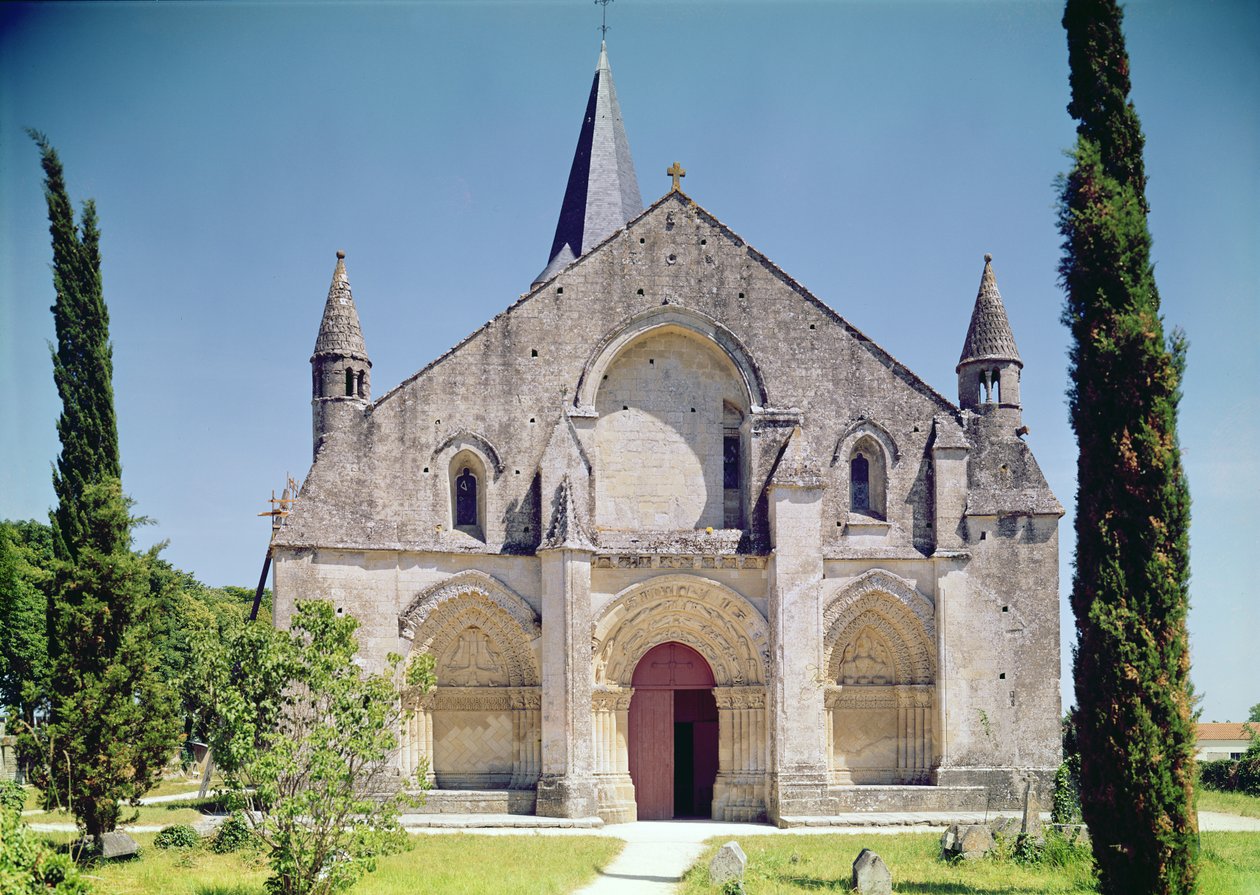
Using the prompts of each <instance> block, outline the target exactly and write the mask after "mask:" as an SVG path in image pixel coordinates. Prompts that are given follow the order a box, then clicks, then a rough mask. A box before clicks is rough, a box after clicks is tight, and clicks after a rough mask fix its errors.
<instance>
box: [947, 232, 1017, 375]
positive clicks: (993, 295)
mask: <svg viewBox="0 0 1260 895" xmlns="http://www.w3.org/2000/svg"><path fill="white" fill-rule="evenodd" d="M991 360H1003V361H1014V362H1015V363H1017V364H1019V365H1020V366H1021V367H1022V366H1023V365H1024V362H1023V361H1022V360H1021V359H1020V357H1019V349H1018V348H1016V347H1015V334H1014V333H1012V332H1011V324H1010V321H1009V320H1007V319H1006V306H1005V305H1003V304H1002V293H1000V292H998V287H997V278H996V277H994V276H993V256H992V255H985V256H984V273H982V274H981V275H980V291H979V292H978V293H976V306H975V308H974V309H973V310H972V312H971V325H970V326H968V327H967V338H966V339H965V340H964V341H963V350H962V356H961V357H959V359H958V367H959V369H961V368H962V365H963V364H968V363H971V362H973V361H991Z"/></svg>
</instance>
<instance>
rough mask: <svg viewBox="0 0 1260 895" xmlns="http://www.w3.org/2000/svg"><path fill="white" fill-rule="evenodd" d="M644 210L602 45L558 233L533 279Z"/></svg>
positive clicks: (547, 274)
mask: <svg viewBox="0 0 1260 895" xmlns="http://www.w3.org/2000/svg"><path fill="white" fill-rule="evenodd" d="M642 211H643V197H642V196H641V195H640V193H639V180H638V178H637V177H636V176H635V173H634V161H633V159H631V158H630V143H629V142H628V141H627V140H626V128H625V125H624V124H623V123H622V120H621V105H620V104H619V103H618V102H617V90H616V88H615V87H614V86H613V78H612V68H611V67H610V66H609V64H608V48H607V46H606V45H605V44H602V43H601V44H600V48H599V62H598V64H597V65H596V67H595V79H594V81H592V83H591V93H590V97H589V98H588V99H587V101H586V115H585V117H584V118H583V119H582V129H581V131H580V132H579V133H578V143H577V149H576V150H575V151H574V153H573V166H572V167H571V168H570V169H569V183H568V186H566V187H565V191H564V202H563V203H561V206H560V219H559V220H558V221H557V222H556V235H555V237H554V238H553V239H552V241H551V252H550V253H549V254H548V255H547V266H546V267H545V268H544V269H543V272H542V273H540V274H539V275H538V277H537V278H536V279H535V280H534V283H535V284H537V283H541V282H543V281H545V280H547V279H550V278H551V277H552V276H553V275H554V274H556V273H558V272H559V271H560V270H561V269H562V268H563V267H566V266H567V265H568V264H569V263H570V262H571V261H573V260H575V259H577V258H580V257H581V256H582V254H583V253H584V252H588V251H590V250H591V249H593V248H594V247H595V246H597V245H599V244H600V243H601V242H603V241H604V240H605V239H607V238H608V236H609V235H610V234H611V233H612V232H613V231H614V230H617V229H618V228H620V227H624V226H625V225H626V223H627V222H628V221H629V220H630V219H631V218H634V217H636V216H637V215H638V214H639V213H640V212H642Z"/></svg>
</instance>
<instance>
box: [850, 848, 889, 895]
mask: <svg viewBox="0 0 1260 895" xmlns="http://www.w3.org/2000/svg"><path fill="white" fill-rule="evenodd" d="M850 882H851V883H852V885H853V891H855V892H857V893H858V895H892V872H891V871H890V870H889V869H888V865H887V864H885V863H884V859H883V858H881V857H880V856H879V855H877V854H875V852H873V851H871V850H870V849H869V848H864V849H862V851H861V852H859V853H858V856H857V859H856V860H855V861H854V862H853V878H852V880H851V881H850Z"/></svg>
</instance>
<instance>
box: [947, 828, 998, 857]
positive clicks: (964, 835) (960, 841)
mask: <svg viewBox="0 0 1260 895" xmlns="http://www.w3.org/2000/svg"><path fill="white" fill-rule="evenodd" d="M992 848H993V833H992V832H990V831H989V828H988V827H986V826H985V825H984V824H954V825H952V826H951V827H950V828H949V829H947V830H946V831H945V832H944V833H943V834H942V835H941V854H942V856H943V857H946V858H952V857H959V858H962V859H963V860H966V861H974V860H976V859H977V858H983V857H984V856H985V855H987V854H988V853H989V851H990V850H991V849H992Z"/></svg>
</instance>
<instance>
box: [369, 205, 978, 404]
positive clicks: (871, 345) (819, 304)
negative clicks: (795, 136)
mask: <svg viewBox="0 0 1260 895" xmlns="http://www.w3.org/2000/svg"><path fill="white" fill-rule="evenodd" d="M669 203H674V204H677V205H680V206H685V207H688V208H691V209H694V210H695V212H696V213H697V214H699V215H701V216H702V217H703V218H705V219H706V220H707V221H708V222H709V224H710V225H711V226H713V227H714V228H715V229H716V230H717V231H718V232H719V233H721V234H723V235H724V236H726V237H727V238H729V239H730V240H731V241H732V242H733V243H735V244H736V245H739V246H742V247H743V248H744V249H745V251H747V252H748V257H749V258H750V259H751V260H753V261H755V262H756V263H758V264H760V265H761V266H762V267H763V268H765V269H766V270H767V271H768V272H769V273H770V274H771V275H772V276H774V277H775V278H776V279H778V280H779V281H780V282H781V283H783V284H784V285H785V286H787V287H788V288H789V289H791V290H792V291H793V292H795V293H796V294H797V295H799V296H800V297H801V298H802V299H804V300H805V301H807V302H809V303H810V304H812V305H813V306H814V307H816V308H818V309H819V310H820V311H821V312H822V313H824V314H826V315H827V317H829V318H830V319H831V320H833V321H835V323H836V325H838V326H839V327H841V328H842V329H843V330H844V331H845V332H847V333H848V334H849V335H850V336H852V337H853V338H854V339H855V340H856V341H857V342H858V344H860V345H861V346H862V347H863V348H865V349H866V350H867V351H869V352H870V353H871V354H872V355H873V356H875V357H876V358H878V359H879V361H880V363H882V364H883V365H884V366H886V367H887V368H888V370H889V372H891V373H892V374H893V375H894V376H896V377H897V378H898V379H900V380H901V381H902V382H904V383H905V384H906V385H908V386H909V387H910V388H912V389H914V390H915V391H916V392H918V393H919V394H921V395H923V396H925V397H926V398H928V399H929V400H930V401H932V402H933V403H935V404H936V405H937V407H939V408H940V410H941V411H943V412H945V413H947V414H948V415H950V416H952V417H954V418H955V419H956V420H958V421H959V422H961V416H960V411H959V409H958V407H957V405H955V404H954V403H953V402H952V401H950V400H949V399H948V398H946V397H945V396H944V395H942V394H941V393H940V392H938V391H937V390H936V389H934V388H932V386H930V385H928V384H927V383H926V382H924V381H923V380H922V379H921V378H920V377H919V376H918V375H917V374H916V373H915V372H914V371H913V370H911V369H910V368H909V367H907V366H906V365H905V364H903V363H902V362H901V361H899V360H897V358H895V357H893V356H892V355H891V354H889V353H888V352H887V351H886V350H884V349H883V348H882V347H880V346H879V345H878V344H876V343H875V342H874V341H873V340H872V339H871V338H870V336H868V335H866V333H864V332H862V331H861V330H859V329H858V328H857V327H856V326H854V325H853V324H852V323H850V322H849V321H848V320H846V319H845V318H844V317H842V316H841V315H840V314H839V313H837V312H836V311H835V309H833V308H832V307H830V306H829V305H828V304H827V303H826V302H824V301H823V300H822V299H820V298H818V297H817V296H816V295H814V294H813V293H812V292H810V291H809V290H808V289H806V288H805V287H804V286H803V285H801V284H800V283H798V282H797V281H796V280H795V279H793V278H792V276H791V275H790V274H788V273H787V272H786V271H784V270H783V268H781V267H779V265H777V264H775V263H774V262H773V261H771V260H770V259H769V258H768V257H766V256H765V255H763V254H762V253H761V252H759V251H757V250H756V249H755V248H753V247H752V246H751V245H749V244H748V242H747V240H745V239H744V238H743V237H742V236H740V235H739V234H738V233H736V232H735V231H734V230H732V229H731V228H730V227H728V226H727V225H726V224H724V223H722V221H720V220H718V218H717V217H715V216H714V215H713V214H712V213H711V212H709V211H708V210H706V209H705V208H704V206H702V205H700V204H699V203H697V202H696V201H695V200H694V199H692V198H691V197H690V196H688V195H687V194H686V193H684V192H683V191H682V190H670V191H669V192H668V193H666V194H665V195H663V196H661V198H659V199H657V200H656V201H655V202H653V203H652V204H651V205H650V206H648V207H647V208H645V209H644V210H643V211H642V212H641V213H640V214H639V215H638V216H637V217H635V218H634V219H633V220H630V221H627V222H626V223H625V225H623V226H621V227H619V228H618V229H616V230H614V231H613V232H612V233H610V234H608V236H607V237H606V238H605V239H604V240H603V242H601V243H600V244H599V245H596V246H592V247H591V249H590V251H588V252H587V253H586V254H584V255H583V256H582V257H581V258H578V259H577V260H576V261H574V262H573V264H574V265H578V264H586V263H587V262H588V261H589V260H590V258H591V256H592V255H593V254H594V252H595V250H596V249H599V248H600V247H601V246H602V245H603V244H604V243H610V242H612V241H613V239H615V238H616V237H617V235H618V234H619V233H621V231H622V230H629V229H631V228H632V227H634V225H635V224H637V223H638V222H639V221H641V220H643V219H644V218H646V217H648V216H649V215H650V214H652V213H653V212H654V211H656V210H657V209H658V208H661V207H662V206H664V205H666V204H669ZM560 273H561V271H560V270H556V271H554V272H553V273H551V274H550V275H549V276H548V278H547V279H546V280H543V281H540V282H536V283H534V284H533V285H532V286H530V290H529V292H526V293H524V294H523V295H521V296H520V298H518V299H517V300H516V301H514V302H513V303H512V304H510V305H508V307H507V308H505V309H504V310H502V311H500V312H499V313H498V314H496V315H494V317H492V318H491V319H489V320H487V321H486V322H485V323H483V324H482V325H481V326H479V327H477V329H475V330H473V331H472V332H471V333H469V334H468V335H467V336H465V337H464V338H463V339H461V340H460V341H459V342H458V343H457V344H455V345H453V346H451V347H450V348H449V349H447V350H446V351H445V352H443V353H442V354H441V355H439V356H438V357H436V358H434V359H433V360H432V361H430V362H429V363H427V364H425V365H424V366H423V367H421V368H420V369H419V370H417V371H416V372H415V373H412V374H411V375H410V376H408V377H407V378H406V379H404V380H403V381H402V382H400V383H398V385H396V386H394V387H393V388H392V389H390V390H389V391H388V392H386V393H385V394H383V395H381V397H380V398H378V399H377V400H376V401H375V402H373V406H380V405H381V404H383V403H385V402H386V401H388V400H390V399H391V398H392V397H393V396H394V395H395V394H400V393H401V392H402V391H403V389H405V388H406V387H407V386H408V385H410V384H411V383H412V382H415V381H416V380H417V379H419V378H420V377H421V376H423V375H425V374H426V373H428V372H429V371H430V370H432V369H433V368H434V367H437V366H439V365H441V364H442V363H443V362H444V361H446V360H447V359H448V358H450V357H452V356H454V355H455V354H456V353H458V352H459V350H460V349H461V348H463V347H464V346H465V345H467V344H468V343H469V342H471V341H472V340H473V339H475V338H476V337H477V336H478V335H479V334H480V333H482V332H484V331H485V330H487V329H489V328H490V327H491V326H492V325H494V323H495V321H497V320H499V319H501V318H503V317H506V316H508V315H510V314H511V313H512V312H513V311H515V310H516V309H517V308H519V307H521V306H523V305H525V304H528V303H529V302H530V301H531V300H532V299H534V298H535V297H536V296H538V295H540V294H543V293H544V291H545V288H546V286H547V284H548V283H550V282H551V281H552V280H554V279H555V278H556V277H557V276H558V275H559V274H560Z"/></svg>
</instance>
